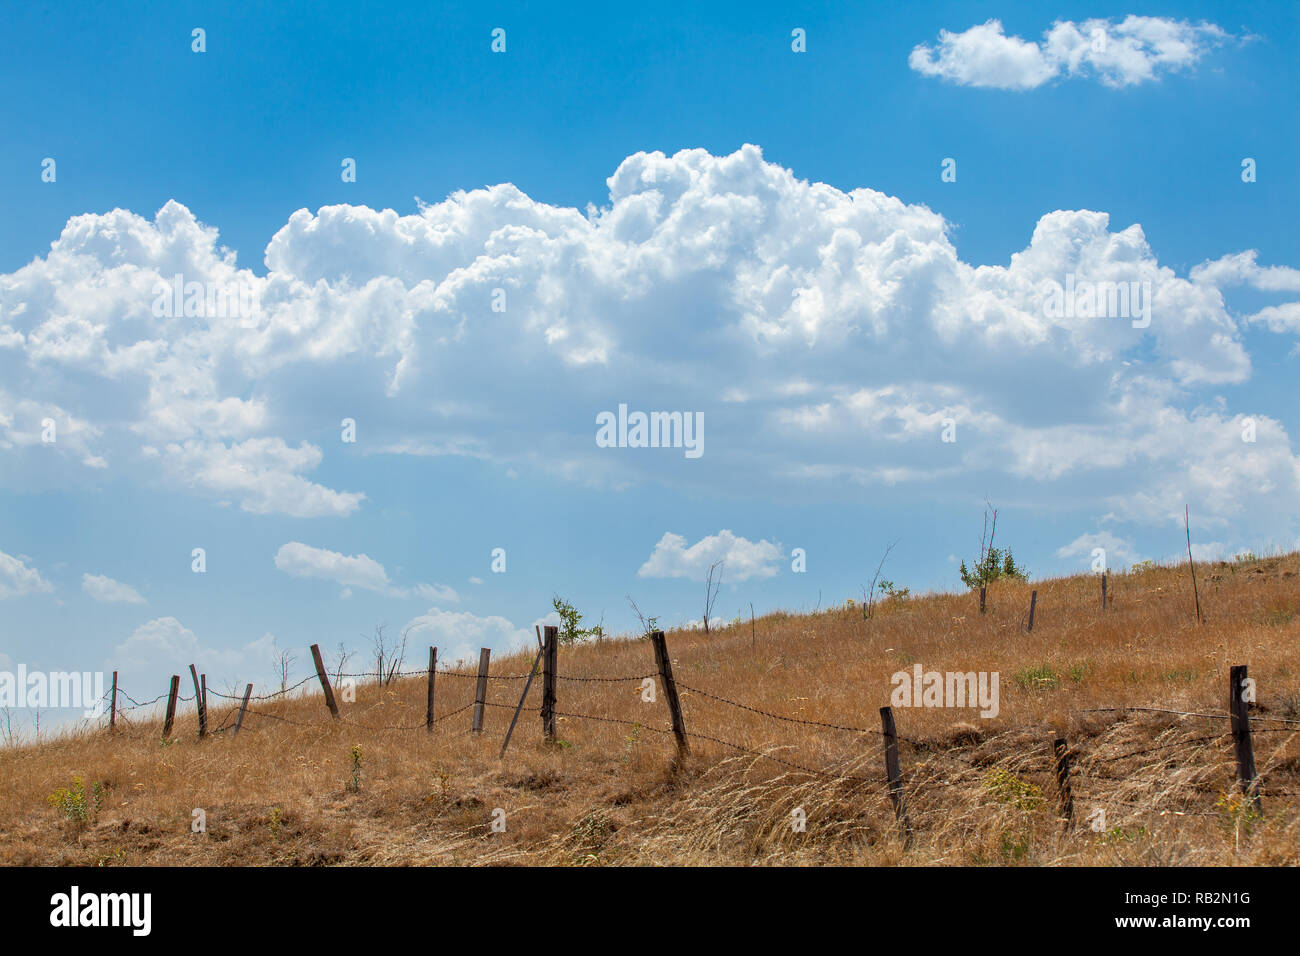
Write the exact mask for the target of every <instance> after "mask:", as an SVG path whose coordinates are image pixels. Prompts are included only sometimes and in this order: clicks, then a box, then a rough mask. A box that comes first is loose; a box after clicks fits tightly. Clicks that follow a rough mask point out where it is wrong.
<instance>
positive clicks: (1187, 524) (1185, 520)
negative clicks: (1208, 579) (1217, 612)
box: [1183, 505, 1202, 624]
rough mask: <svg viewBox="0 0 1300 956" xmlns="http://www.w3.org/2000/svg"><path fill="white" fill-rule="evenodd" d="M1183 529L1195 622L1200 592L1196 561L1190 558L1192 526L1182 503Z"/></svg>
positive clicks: (1199, 608) (1199, 604)
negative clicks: (1194, 608) (1197, 584)
mask: <svg viewBox="0 0 1300 956" xmlns="http://www.w3.org/2000/svg"><path fill="white" fill-rule="evenodd" d="M1183 530H1185V531H1186V532H1187V565H1188V567H1190V568H1191V569H1192V594H1193V596H1195V598H1196V623H1197V624H1200V623H1202V621H1201V592H1200V591H1199V590H1197V588H1196V562H1195V561H1194V560H1193V559H1192V526H1191V524H1190V522H1189V521H1188V511H1187V505H1183Z"/></svg>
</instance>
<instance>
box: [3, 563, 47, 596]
mask: <svg viewBox="0 0 1300 956" xmlns="http://www.w3.org/2000/svg"><path fill="white" fill-rule="evenodd" d="M29 560H31V559H30V558H27V557H26V555H20V556H19V557H14V556H13V555H11V554H5V553H4V552H3V551H0V600H4V599H5V598H11V597H22V596H23V595H25V594H48V593H49V592H51V591H53V590H54V586H53V585H52V584H50V582H48V581H46V580H45V579H44V578H42V577H41V573H40V572H39V571H37V570H36V569H35V568H33V567H31V566H30V565H29V564H27V562H28V561H29Z"/></svg>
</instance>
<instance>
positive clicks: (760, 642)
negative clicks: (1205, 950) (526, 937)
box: [0, 555, 1300, 865]
mask: <svg viewBox="0 0 1300 956" xmlns="http://www.w3.org/2000/svg"><path fill="white" fill-rule="evenodd" d="M1198 571H1199V574H1200V579H1201V601H1202V604H1203V606H1204V607H1205V611H1206V614H1205V616H1206V620H1205V622H1204V623H1203V624H1199V625H1198V623H1197V622H1196V619H1195V613H1194V610H1193V600H1192V593H1191V585H1190V582H1189V580H1188V577H1187V573H1186V569H1185V568H1181V569H1180V568H1159V567H1157V568H1152V569H1147V570H1141V571H1138V572H1136V573H1130V574H1123V575H1114V576H1112V577H1111V578H1110V581H1109V591H1110V597H1111V606H1110V607H1108V608H1107V609H1104V610H1103V608H1102V607H1101V605H1100V591H1099V585H1098V581H1097V579H1096V578H1095V577H1075V578H1066V579H1058V580H1050V581H1042V582H1036V583H1034V584H1033V585H1028V584H1021V583H1005V584H1004V583H999V584H998V585H995V586H994V587H993V588H992V589H991V590H990V594H989V607H988V611H987V613H985V614H983V615H981V614H980V613H979V609H978V598H977V597H976V596H972V595H966V594H962V595H938V596H927V597H921V598H915V599H909V600H906V601H903V602H886V604H885V605H884V606H881V607H879V608H877V610H876V611H875V613H874V616H873V617H872V619H871V620H869V621H866V620H864V619H863V615H862V613H861V610H860V608H856V607H842V608H836V609H832V610H828V611H825V612H821V613H815V614H808V615H789V614H771V615H768V616H766V617H764V618H761V619H759V620H758V621H757V622H756V623H755V625H754V626H753V628H752V629H751V627H750V625H749V623H748V622H746V623H744V624H743V625H740V626H735V627H729V628H726V629H724V630H722V631H719V632H716V633H714V634H711V635H708V636H706V635H704V634H703V633H701V632H697V631H689V632H674V633H670V634H669V635H668V638H667V642H668V647H669V650H670V654H671V657H672V662H673V667H674V670H675V676H676V680H677V682H678V683H679V689H680V692H681V698H682V707H683V710H684V714H685V723H686V729H687V731H688V732H689V733H691V734H692V736H691V737H690V738H689V744H690V754H689V755H688V756H687V757H686V758H685V760H683V761H682V762H681V763H680V764H678V763H677V762H676V761H675V759H674V755H675V746H674V741H673V737H672V735H671V733H670V732H669V721H668V712H667V707H666V704H665V701H664V695H663V692H662V690H663V689H662V687H658V688H657V690H658V693H657V694H656V699H655V700H654V701H647V700H645V699H643V697H644V696H646V695H645V694H644V693H643V687H644V685H643V680H642V679H643V677H645V676H649V675H653V674H654V673H655V665H654V656H653V653H652V648H651V645H650V643H649V642H648V641H645V640H606V641H602V642H600V643H598V644H588V645H582V646H576V647H565V648H561V650H560V657H559V671H558V672H559V674H560V676H561V680H560V681H559V685H558V710H559V711H560V713H561V715H562V716H561V717H560V718H559V728H560V729H559V737H560V742H559V743H558V744H556V745H553V746H548V745H546V744H545V743H544V742H543V741H542V739H541V724H540V721H539V716H538V707H539V706H540V703H541V686H540V684H541V682H540V680H537V681H534V683H533V686H532V689H531V691H530V694H529V697H528V702H527V704H526V706H525V710H524V712H523V714H522V715H521V716H520V718H519V726H518V727H517V728H516V729H515V732H514V736H513V739H512V741H511V744H510V748H509V751H508V752H507V754H506V756H505V758H504V759H499V758H498V751H499V750H500V747H501V740H502V737H503V735H504V733H505V729H506V727H507V726H508V724H509V721H510V717H511V714H512V712H513V708H514V706H515V704H517V703H518V699H519V694H520V692H521V691H522V689H523V686H524V679H523V675H525V674H526V673H527V671H528V669H529V667H530V666H531V664H532V655H531V654H529V655H528V656H527V659H525V658H524V657H523V656H515V657H513V658H505V659H501V660H497V661H493V666H492V674H493V679H492V680H491V681H490V682H489V690H488V695H487V699H486V702H487V705H488V706H487V707H486V721H485V724H486V727H485V733H484V734H483V735H481V736H477V737H476V736H474V735H472V734H470V733H469V726H470V720H471V711H470V710H469V709H464V708H466V707H467V706H468V705H469V704H471V703H472V701H473V695H474V687H475V680H474V679H473V674H472V673H469V672H448V673H439V675H438V677H437V679H436V681H435V690H436V712H437V715H438V718H439V720H438V723H437V725H436V727H435V729H434V732H433V733H426V732H425V729H424V726H423V724H424V714H425V702H426V683H425V680H424V678H423V677H410V678H406V679H399V680H396V681H394V682H393V683H391V684H389V685H387V686H379V685H378V684H377V683H375V682H373V681H363V682H362V683H360V685H359V686H358V688H357V692H356V700H355V702H352V703H343V704H342V705H341V707H342V719H341V720H340V721H339V722H337V723H336V722H334V721H332V720H331V719H330V717H329V714H328V712H327V711H326V709H325V707H324V705H323V702H322V698H321V696H320V694H319V688H317V692H316V693H310V692H307V691H309V690H310V688H311V687H313V686H315V685H314V681H313V682H311V683H308V684H307V685H306V686H305V687H304V688H303V692H302V693H301V694H300V695H288V696H287V697H285V698H278V699H272V700H263V701H255V702H254V704H253V705H252V710H251V712H250V714H249V715H248V717H247V718H246V720H245V723H244V727H243V730H242V731H241V733H240V734H239V736H238V737H233V736H232V735H231V733H230V726H231V724H232V723H233V720H234V707H233V704H232V703H231V702H230V701H228V700H221V699H220V698H215V699H214V700H213V701H212V705H211V706H212V713H211V714H210V717H209V720H210V725H211V726H212V727H213V728H215V729H217V731H218V732H216V733H214V734H211V735H210V736H209V737H208V738H207V739H204V740H199V739H197V737H196V734H195V718H194V712H193V708H192V705H189V707H188V708H187V709H182V711H181V713H180V714H179V715H178V717H177V723H176V729H175V731H174V739H173V740H172V741H171V742H169V743H167V744H163V743H161V742H160V739H159V738H160V732H161V725H160V721H158V720H150V719H146V717H144V716H141V715H143V714H144V713H145V712H143V711H138V712H134V713H128V714H127V715H126V718H125V719H124V720H123V721H122V722H121V724H120V725H119V728H118V731H117V732H116V733H115V734H112V735H110V734H109V733H108V732H107V731H106V730H98V731H93V732H86V733H79V734H70V735H67V736H65V737H63V738H60V739H56V740H52V741H49V742H45V743H42V744H39V745H34V746H28V747H22V748H11V749H8V750H0V863H4V864H46V863H49V864H86V865H95V864H106V865H113V864H124V863H131V864H185V865H231V864H267V863H270V864H290V865H300V864H308V865H310V864H389V863H411V864H484V863H553V864H577V865H603V864H646V863H649V864H690V863H715V864H716V863H722V864H753V863H768V864H771V863H781V864H812V863H821V864H826V863H830V864H835V863H856V864H877V863H896V862H909V863H923V864H924V863H934V864H943V863H946V864H971V863H975V864H981V863H991V864H1004V863H1028V864H1048V863H1052V864H1060V863H1067V864H1069V863H1126V864H1163V865H1188V864H1234V863H1255V864H1264V863H1267V864H1278V863H1291V864H1294V863H1297V862H1300V823H1298V822H1297V821H1300V741H1297V739H1296V734H1297V733H1298V732H1300V664H1298V663H1297V658H1296V648H1297V645H1300V573H1298V572H1300V556H1297V555H1287V556H1283V557H1278V558H1269V559H1265V560H1262V561H1254V562H1250V563H1235V564H1219V565H1203V566H1200V567H1199V568H1198ZM1031 587H1032V588H1033V589H1036V590H1037V592H1038V600H1037V608H1036V615H1035V624H1034V629H1033V632H1032V633H1026V629H1025V624H1026V618H1027V611H1028V607H1029V603H1030V590H1031ZM416 656H417V657H418V656H419V655H416ZM1233 664H1247V665H1249V669H1250V676H1251V677H1252V678H1253V679H1254V680H1255V681H1256V683H1257V703H1256V705H1255V707H1254V708H1253V709H1252V728H1253V740H1254V747H1255V761H1256V764H1257V766H1258V768H1259V773H1260V775H1261V777H1262V781H1263V814H1262V816H1260V817H1258V818H1257V817H1256V814H1254V813H1253V811H1251V809H1250V805H1249V804H1248V803H1246V802H1244V801H1242V800H1241V799H1240V798H1239V797H1237V796H1235V795H1234V793H1235V785H1234V780H1235V765H1234V758H1233V749H1232V742H1231V735H1230V734H1229V733H1228V729H1229V725H1228V721H1227V720H1224V719H1216V718H1214V717H1207V716H1179V715H1177V714H1172V713H1163V712H1157V711H1156V710H1145V711H1144V710H1134V709H1128V710H1126V708H1139V707H1144V708H1152V709H1163V710H1169V711H1181V712H1188V713H1192V714H1197V715H1206V714H1210V715H1223V714H1225V713H1226V709H1227V699H1228V668H1229V666H1230V665H1233ZM917 665H920V666H921V669H922V671H923V672H929V671H938V672H977V673H978V672H987V673H989V674H992V673H996V674H997V675H998V699H997V715H996V717H989V718H984V717H981V716H980V711H979V709H978V708H969V707H967V708H953V707H919V706H901V705H898V706H895V707H894V716H895V719H896V722H897V726H898V733H899V734H900V736H901V737H902V738H903V742H902V743H901V745H900V757H901V763H902V772H903V786H904V791H905V793H906V799H907V804H908V812H909V817H910V821H911V824H912V826H913V829H914V836H913V839H912V842H911V845H910V846H906V847H905V845H904V842H903V841H902V839H901V838H900V835H899V830H898V827H897V825H896V822H895V817H894V812H893V810H892V808H891V804H890V801H889V798H888V793H887V790H886V786H885V784H886V781H885V774H884V762H883V758H882V752H883V748H882V738H881V737H880V735H879V733H878V731H879V730H880V717H879V708H880V707H881V706H883V705H885V704H888V703H890V701H891V693H892V692H893V691H894V684H893V683H891V678H892V677H893V675H895V674H897V673H899V672H903V673H905V674H907V675H908V678H909V681H908V682H909V683H910V677H911V675H912V674H913V672H914V669H915V667H916V666H917ZM411 666H412V665H409V664H408V667H411ZM580 678H585V679H580ZM597 678H619V679H616V680H607V679H597ZM128 690H132V689H131V688H128ZM728 701H731V702H735V703H729V702H728ZM218 703H219V704H221V706H217V704H218ZM895 703H896V704H898V703H899V702H898V700H897V699H895ZM735 704H741V705H744V707H741V706H736V705H735ZM745 708H752V709H745ZM988 709H990V710H991V708H988ZM596 717H599V718H604V719H603V720H596V719H592V718H596ZM133 718H134V719H133ZM826 725H833V726H826ZM1058 735H1060V736H1064V737H1065V738H1066V739H1067V740H1068V742H1069V746H1070V748H1071V754H1072V758H1073V763H1074V771H1073V773H1072V775H1071V785H1072V789H1073V793H1074V800H1075V809H1074V815H1075V825H1074V826H1073V827H1064V826H1063V825H1062V823H1061V821H1060V820H1059V819H1058V817H1057V813H1056V800H1057V791H1056V784H1055V780H1054V777H1053V756H1052V741H1053V738H1054V737H1056V736H1058ZM354 748H357V749H356V750H355V753H356V754H357V757H356V758H355V759H354V756H353V754H354ZM742 748H743V749H742ZM74 777H75V778H80V779H81V781H82V782H83V789H84V792H85V794H86V796H85V801H84V802H85V807H84V810H83V808H82V805H81V804H80V803H79V802H78V798H77V797H76V795H75V787H74V784H73V780H74ZM354 779H359V783H360V786H359V788H354V787H353V783H354ZM95 784H98V785H99V786H98V796H97V795H96V793H95V789H96V788H95ZM60 788H65V789H73V790H74V793H73V794H72V795H70V796H64V797H61V798H59V799H56V800H55V801H54V802H53V803H51V801H50V800H49V799H48V798H49V797H50V795H51V794H54V793H55V792H56V791H58V790H59V789H60ZM198 810H201V811H202V812H203V815H204V818H205V823H206V831H205V832H199V833H196V832H193V831H192V827H191V823H192V821H193V820H194V819H196V811H198ZM498 810H499V811H503V812H497V811H498ZM1098 811H1103V812H1104V825H1101V823H1102V821H1101V818H1100V815H1099V814H1098ZM801 815H802V819H804V820H805V821H806V824H805V827H804V828H803V830H802V832H800V831H799V828H798V826H797V825H793V824H794V822H795V821H797V820H798V819H800V818H801ZM494 820H496V821H497V823H498V828H497V829H498V831H499V830H500V824H501V823H502V822H503V823H504V830H503V831H501V832H494V829H493V822H494Z"/></svg>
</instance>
